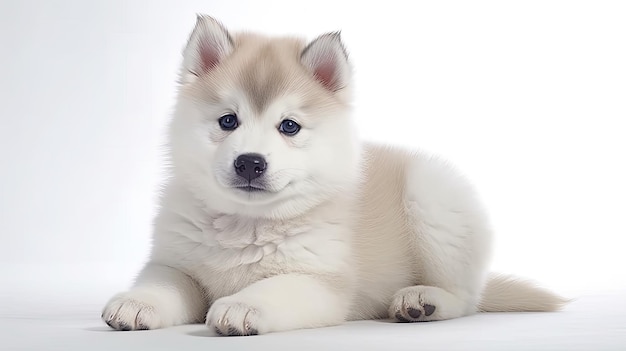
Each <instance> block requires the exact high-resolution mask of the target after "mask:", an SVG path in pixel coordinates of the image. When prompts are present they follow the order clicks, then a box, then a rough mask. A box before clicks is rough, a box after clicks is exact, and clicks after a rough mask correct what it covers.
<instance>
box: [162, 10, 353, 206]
mask: <svg viewBox="0 0 626 351" xmlns="http://www.w3.org/2000/svg"><path fill="white" fill-rule="evenodd" d="M184 56H185V60H184V63H183V72H182V87H181V91H180V96H179V102H178V105H177V108H176V113H175V116H174V119H173V121H172V125H171V133H170V141H171V147H172V162H173V165H174V172H175V173H176V174H177V176H179V177H182V178H183V179H184V180H185V181H186V182H188V184H189V185H191V186H192V188H193V189H194V191H195V192H196V193H197V194H196V195H199V196H200V197H201V198H202V199H203V200H205V201H206V203H207V205H208V206H210V207H211V208H213V209H215V210H218V211H221V212H225V213H240V214H245V215H249V216H254V217H289V216H292V215H297V214H299V213H301V212H303V211H305V210H306V209H308V208H310V207H312V206H314V205H315V204H317V203H319V202H321V201H323V200H324V199H326V198H328V197H329V196H331V195H332V194H334V193H337V192H340V191H342V190H346V189H347V188H348V187H349V186H350V185H351V184H352V183H353V182H354V177H355V174H354V172H355V168H356V167H355V162H356V154H357V152H356V150H357V144H356V141H355V138H354V137H353V132H354V130H353V126H352V125H351V120H350V118H349V116H348V114H349V106H348V104H349V102H348V98H349V97H348V92H347V90H348V86H347V85H348V83H349V66H348V62H347V57H346V55H345V51H344V49H343V46H342V44H341V41H340V39H339V36H338V35H337V34H327V35H324V36H321V37H319V38H318V39H316V40H314V41H313V42H311V43H310V44H309V45H308V46H305V45H304V43H303V42H302V41H300V40H297V39H288V38H275V39H270V38H265V37H260V36H254V35H238V36H234V37H233V36H231V35H230V34H229V33H228V32H227V31H226V30H225V29H224V28H223V27H222V26H221V25H220V24H219V23H217V22H215V21H214V20H213V19H211V18H207V17H201V18H199V20H198V24H197V25H196V28H195V29H194V32H193V33H192V37H191V38H190V41H189V43H188V46H187V48H186V49H185V55H184Z"/></svg>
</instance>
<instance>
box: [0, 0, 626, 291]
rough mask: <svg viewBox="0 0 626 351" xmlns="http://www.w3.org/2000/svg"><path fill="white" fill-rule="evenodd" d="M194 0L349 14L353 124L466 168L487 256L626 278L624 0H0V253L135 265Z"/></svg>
mask: <svg viewBox="0 0 626 351" xmlns="http://www.w3.org/2000/svg"><path fill="white" fill-rule="evenodd" d="M197 12H202V13H207V14H210V15H213V16H215V17H217V18H219V19H220V20H222V21H223V22H224V23H225V24H226V25H227V26H228V27H229V28H231V29H232V30H241V29H251V30H260V31H263V32H266V33H270V34H299V35H304V36H306V37H308V38H313V37H314V36H316V35H317V34H320V33H322V32H326V31H334V30H338V29H341V30H343V36H344V41H345V42H346V45H347V46H348V49H349V52H350V54H351V58H352V61H353V63H354V65H355V67H356V84H357V88H356V101H355V107H356V113H357V115H358V118H359V120H360V127H361V132H362V134H363V135H364V137H366V138H368V139H374V140H378V141H384V142H391V143H397V144H402V145H408V146H411V147H415V148H421V149H426V150H428V151H431V152H434V153H438V154H441V155H443V156H445V157H447V158H449V159H450V160H451V161H453V162H454V163H456V164H457V165H459V166H460V168H462V169H463V170H464V171H465V172H466V174H467V175H468V176H469V177H470V178H471V179H472V180H473V181H474V182H475V183H476V185H477V186H478V188H479V189H480V191H481V193H482V194H483V196H484V200H485V202H486V204H487V206H488V208H489V209H490V211H491V214H492V219H493V224H494V227H495V229H496V233H497V244H496V254H495V257H494V263H493V267H494V270H498V271H505V272H511V273H516V274H520V275H522V276H527V277H532V278H536V279H538V280H539V281H541V282H543V283H545V284H546V285H548V286H549V287H553V288H556V289H559V291H563V292H581V291H589V290H606V289H613V288H623V287H625V286H626V275H625V274H624V273H623V272H624V271H623V269H624V268H623V267H626V259H625V257H626V255H625V254H624V247H625V244H626V239H624V237H625V236H626V224H625V220H624V219H625V218H626V185H625V182H624V179H626V163H625V159H626V157H625V156H624V153H625V151H626V137H625V134H626V128H625V126H626V122H624V121H625V119H626V44H625V43H626V21H625V20H624V18H626V5H625V4H624V3H623V2H619V1H616V2H610V1H603V2H595V1H588V2H579V1H563V2H550V1H523V2H522V1H519V2H514V3H513V2H503V1H490V2H484V1H481V2H466V1H459V2H447V1H437V2H435V1H432V2H427V3H421V2H417V3H414V2H409V1H389V0H387V1H384V2H366V1H354V2H348V1H345V2H341V1H337V0H335V1H321V0H315V1H310V2H309V3H308V4H307V3H305V2H301V1H232V0H228V1H217V0H212V1H207V0H204V1H176V2H174V1H148V0H145V1H123V0H107V1H93V2H92V1H79V0H76V1H69V0H62V1H17V0H15V1H2V2H1V3H0V26H1V30H0V51H1V55H0V92H1V94H0V99H1V103H0V118H1V123H0V160H1V161H2V168H1V170H2V172H0V235H1V236H2V240H1V244H0V263H1V264H2V265H3V266H4V267H7V266H9V267H22V268H24V267H25V268H24V269H28V267H32V266H34V265H39V264H41V265H45V266H46V267H65V268H59V271H58V272H57V273H60V274H61V275H63V274H66V275H73V274H76V272H78V273H79V275H78V276H73V277H74V278H73V279H75V281H76V282H82V283H84V284H91V282H90V280H97V279H102V277H103V275H100V276H93V275H87V276H85V275H82V274H81V272H82V273H86V272H89V268H88V267H90V266H104V267H111V268H109V272H108V273H109V275H110V278H109V279H112V280H121V281H124V282H126V281H127V280H128V279H130V277H132V275H133V274H134V273H135V271H136V269H137V268H138V267H139V265H140V264H141V262H142V261H143V260H144V259H145V257H146V255H147V252H148V249H149V237H150V228H151V219H152V216H153V214H154V212H155V199H156V190H157V186H158V184H159V181H160V154H161V151H160V145H161V143H162V142H163V129H164V125H165V123H166V121H167V118H168V115H169V113H170V111H171V108H172V105H173V96H174V93H175V84H174V81H175V79H176V74H177V70H178V64H179V61H180V50H181V49H182V46H183V44H184V42H185V40H186V39H187V35H188V34H189V32H190V30H191V29H192V27H193V24H194V21H195V13H197ZM85 267H87V268H85ZM113 267H117V268H113ZM119 267H124V268H125V269H123V270H119V271H118V268H119ZM16 269H17V268H16ZM51 269H53V268H51ZM25 272H26V271H25ZM8 274H14V275H15V276H19V275H20V274H22V275H23V278H22V279H23V280H25V281H29V280H33V279H35V278H33V277H30V276H28V275H27V274H25V273H20V272H18V271H16V270H12V271H11V272H9V273H8Z"/></svg>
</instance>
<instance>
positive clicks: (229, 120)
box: [217, 113, 239, 130]
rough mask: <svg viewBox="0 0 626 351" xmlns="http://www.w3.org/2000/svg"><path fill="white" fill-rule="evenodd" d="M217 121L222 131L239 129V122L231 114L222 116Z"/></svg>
mask: <svg viewBox="0 0 626 351" xmlns="http://www.w3.org/2000/svg"><path fill="white" fill-rule="evenodd" d="M217 121H218V122H219V123H220V128H222V129H223V130H235V129H236V128H237V127H239V120H238V119H237V116H236V115H235V114H232V113H229V114H227V115H223V116H222V117H220V119H218V120H217Z"/></svg>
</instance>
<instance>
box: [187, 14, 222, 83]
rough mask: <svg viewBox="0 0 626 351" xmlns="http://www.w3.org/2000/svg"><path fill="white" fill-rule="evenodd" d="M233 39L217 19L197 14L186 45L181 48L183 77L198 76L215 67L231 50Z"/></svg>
mask: <svg viewBox="0 0 626 351" xmlns="http://www.w3.org/2000/svg"><path fill="white" fill-rule="evenodd" d="M233 47H234V45H233V39H232V38H231V36H230V34H228V31H227V30H226V28H225V27H224V26H223V25H222V24H221V23H220V22H218V21H217V20H215V19H214V18H212V17H209V16H206V15H198V17H197V20H196V27H195V28H194V29H193V32H192V33H191V36H190V37H189V40H188V41H187V46H186V47H185V50H183V72H182V75H183V77H185V76H188V75H189V74H191V75H192V76H196V77H198V76H200V75H202V74H203V73H205V72H208V71H209V70H211V69H212V68H213V67H215V66H216V65H217V64H218V63H219V62H220V61H221V60H222V59H224V58H225V57H226V56H228V55H229V54H230V53H231V52H232V51H233Z"/></svg>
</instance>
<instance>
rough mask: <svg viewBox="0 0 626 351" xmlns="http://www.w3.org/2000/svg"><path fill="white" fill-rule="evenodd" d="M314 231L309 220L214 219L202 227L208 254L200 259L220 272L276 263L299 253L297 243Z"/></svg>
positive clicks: (226, 217) (204, 244)
mask: <svg viewBox="0 0 626 351" xmlns="http://www.w3.org/2000/svg"><path fill="white" fill-rule="evenodd" d="M311 230H312V227H311V225H310V222H309V221H308V220H307V219H306V218H298V219H293V220H284V221H283V220H280V221H279V220H267V219H249V218H242V217H239V216H235V215H219V216H214V217H211V218H209V220H208V221H207V223H206V225H205V226H204V228H202V238H201V241H202V242H203V246H204V247H205V249H206V250H207V252H206V255H203V256H202V257H199V259H201V260H202V261H203V263H204V264H207V265H209V266H211V267H212V268H214V269H218V270H223V269H228V268H233V267H236V266H241V265H249V264H253V263H262V262H263V261H268V262H266V263H269V262H274V261H276V260H278V259H280V258H284V257H286V256H290V255H293V254H296V252H295V251H298V246H301V245H298V243H299V242H300V240H301V239H302V238H303V237H305V236H307V235H308V234H309V233H310V232H311Z"/></svg>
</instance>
